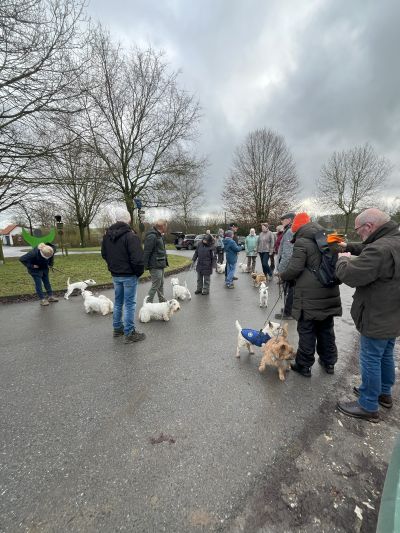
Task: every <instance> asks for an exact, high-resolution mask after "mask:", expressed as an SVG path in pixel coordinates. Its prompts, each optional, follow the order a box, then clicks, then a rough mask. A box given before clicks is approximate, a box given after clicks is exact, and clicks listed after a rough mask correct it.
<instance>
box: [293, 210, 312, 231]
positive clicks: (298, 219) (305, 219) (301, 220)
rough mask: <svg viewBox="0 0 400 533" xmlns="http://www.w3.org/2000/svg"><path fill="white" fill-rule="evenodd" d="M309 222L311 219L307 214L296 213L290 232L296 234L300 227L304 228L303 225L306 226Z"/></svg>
mask: <svg viewBox="0 0 400 533" xmlns="http://www.w3.org/2000/svg"><path fill="white" fill-rule="evenodd" d="M309 222H311V218H310V217H309V216H308V215H307V213H298V214H297V215H296V216H295V217H294V219H293V222H292V231H293V233H296V231H298V230H299V229H300V228H301V226H304V225H305V224H308V223H309Z"/></svg>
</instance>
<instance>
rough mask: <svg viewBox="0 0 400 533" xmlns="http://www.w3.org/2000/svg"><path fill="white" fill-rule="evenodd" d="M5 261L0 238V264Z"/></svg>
mask: <svg viewBox="0 0 400 533" xmlns="http://www.w3.org/2000/svg"><path fill="white" fill-rule="evenodd" d="M4 263H5V259H4V253H3V239H0V265H3V264H4Z"/></svg>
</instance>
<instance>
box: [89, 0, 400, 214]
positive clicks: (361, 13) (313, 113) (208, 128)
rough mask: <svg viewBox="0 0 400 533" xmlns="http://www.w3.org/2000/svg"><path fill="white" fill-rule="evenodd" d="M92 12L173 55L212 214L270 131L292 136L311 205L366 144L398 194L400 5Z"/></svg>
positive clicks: (257, 0)
mask: <svg viewBox="0 0 400 533" xmlns="http://www.w3.org/2000/svg"><path fill="white" fill-rule="evenodd" d="M89 13H90V15H91V16H92V17H93V19H96V20H99V21H100V22H102V23H103V24H104V25H105V26H107V27H108V28H109V29H110V30H111V33H112V34H113V35H114V36H115V37H116V38H117V39H120V40H122V41H123V42H124V43H136V44H139V45H144V46H145V45H148V44H151V45H152V46H153V47H155V48H157V49H162V50H164V51H165V52H166V57H167V58H168V61H169V62H170V64H171V68H173V69H174V70H175V69H180V70H181V72H182V73H181V76H180V83H181V84H182V86H183V87H185V88H187V89H188V90H190V91H192V92H194V93H195V94H196V95H197V96H198V98H199V100H200V103H201V106H202V109H203V114H204V116H203V120H202V123H201V126H200V133H201V136H200V141H199V152H200V153H204V154H205V155H207V156H208V158H209V161H210V167H209V169H208V172H207V185H208V190H209V197H210V202H209V203H210V206H212V207H213V208H218V207H220V206H221V200H220V193H221V190H222V186H223V180H224V177H225V176H226V175H227V173H228V171H229V167H230V165H231V162H232V154H233V151H234V149H235V147H236V146H237V145H238V144H240V143H241V142H243V140H244V138H245V136H246V135H247V133H248V132H250V131H251V130H253V129H256V128H262V127H265V128H271V129H273V130H275V131H277V132H279V133H280V134H282V135H283V136H284V137H285V139H286V142H287V144H288V146H289V148H290V149H291V151H292V153H293V155H294V158H295V161H296V164H297V169H298V173H299V178H300V181H301V184H302V187H303V190H302V194H301V196H302V197H304V198H305V197H308V196H311V195H312V194H313V191H314V180H315V178H316V176H318V174H319V170H320V167H321V165H322V164H323V163H324V162H325V161H326V160H327V159H328V158H329V156H330V154H331V153H332V152H333V151H335V150H342V149H347V148H350V147H352V146H354V145H358V144H363V143H364V142H366V141H369V142H370V143H371V144H372V145H373V146H374V148H375V149H376V150H377V152H378V153H379V154H380V155H385V156H387V157H388V158H389V159H390V160H391V161H392V163H393V164H394V165H395V169H394V172H393V174H392V177H391V183H390V186H389V187H388V189H387V191H388V194H391V195H398V194H399V192H400V191H399V188H400V179H399V168H400V154H399V150H398V147H399V146H398V144H399V139H400V136H399V133H400V131H399V130H400V83H399V82H400V68H399V66H400V65H399V51H400V31H399V21H400V2H399V1H398V0H387V1H386V0H380V1H377V0H302V1H299V0H293V1H290V0H286V1H285V0H219V1H218V0H196V1H195V0H113V1H112V2H111V1H110V0H91V3H90V5H89Z"/></svg>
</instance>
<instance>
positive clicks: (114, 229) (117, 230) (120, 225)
mask: <svg viewBox="0 0 400 533" xmlns="http://www.w3.org/2000/svg"><path fill="white" fill-rule="evenodd" d="M129 231H132V228H131V227H130V226H129V224H126V222H116V223H115V224H113V225H112V226H110V227H109V228H108V230H107V231H106V237H108V238H109V239H110V240H111V241H112V242H115V241H117V240H118V239H119V238H120V237H122V235H125V233H128V232H129Z"/></svg>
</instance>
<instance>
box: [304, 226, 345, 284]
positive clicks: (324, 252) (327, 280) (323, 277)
mask: <svg viewBox="0 0 400 533" xmlns="http://www.w3.org/2000/svg"><path fill="white" fill-rule="evenodd" d="M314 240H315V242H316V243H317V246H318V249H319V251H320V252H321V263H320V265H319V267H318V268H312V267H308V268H309V270H310V271H311V272H312V273H313V274H314V275H315V277H316V278H317V280H318V281H319V282H320V283H321V285H322V286H323V287H326V288H329V287H334V286H335V285H339V284H340V281H339V280H338V279H337V277H336V275H335V269H336V263H337V260H338V254H337V253H334V252H332V250H331V249H330V247H329V244H328V241H327V239H326V233H325V231H324V230H321V231H318V232H317V233H316V234H315V235H314Z"/></svg>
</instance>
